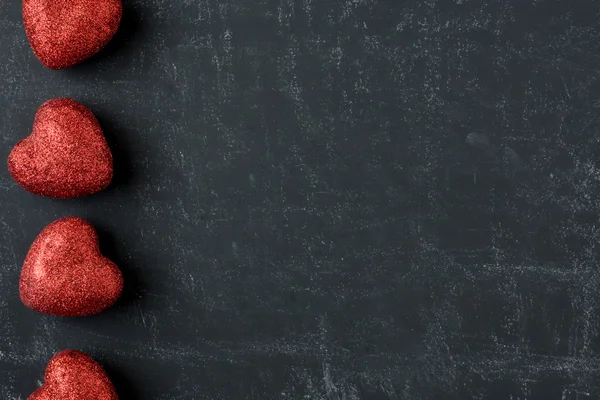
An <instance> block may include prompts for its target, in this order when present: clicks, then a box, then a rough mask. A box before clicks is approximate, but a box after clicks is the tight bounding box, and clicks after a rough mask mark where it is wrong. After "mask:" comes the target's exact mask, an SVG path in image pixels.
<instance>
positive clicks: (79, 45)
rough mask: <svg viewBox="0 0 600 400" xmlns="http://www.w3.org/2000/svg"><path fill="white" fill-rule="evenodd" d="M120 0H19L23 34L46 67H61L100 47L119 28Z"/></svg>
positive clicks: (87, 56) (94, 52)
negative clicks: (20, 0) (21, 11)
mask: <svg viewBox="0 0 600 400" xmlns="http://www.w3.org/2000/svg"><path fill="white" fill-rule="evenodd" d="M122 14H123V4H122V3H121V0H23V22H24V25H25V33H26V34H27V38H28V39H29V43H30V44H31V48H32V49H33V52H34V53H35V55H36V56H37V58H38V59H39V60H40V61H41V62H42V64H44V65H45V66H46V67H48V68H51V69H62V68H67V67H70V66H73V65H75V64H78V63H80V62H82V61H83V60H86V59H88V58H90V57H91V56H93V55H94V54H96V53H97V52H98V51H100V49H102V48H103V47H104V46H105V45H106V44H107V43H108V42H109V41H110V39H111V38H112V37H113V36H114V34H115V33H116V32H117V29H118V28H119V23H120V22H121V16H122Z"/></svg>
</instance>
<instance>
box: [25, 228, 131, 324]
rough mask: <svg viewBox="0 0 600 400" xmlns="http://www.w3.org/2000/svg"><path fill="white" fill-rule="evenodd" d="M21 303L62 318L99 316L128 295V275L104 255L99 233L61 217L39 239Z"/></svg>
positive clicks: (27, 260)
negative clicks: (125, 280) (125, 286)
mask: <svg viewBox="0 0 600 400" xmlns="http://www.w3.org/2000/svg"><path fill="white" fill-rule="evenodd" d="M19 289H20V294H21V300H22V301H23V304H25V305H26V306H27V307H29V308H32V309H34V310H35V311H38V312H41V313H44V314H51V315H57V316H62V317H78V316H84V315H92V314H97V313H99V312H101V311H103V310H105V309H107V308H109V307H111V306H112V305H113V304H114V303H115V302H116V301H117V300H118V299H119V297H120V296H121V293H122V292H123V276H122V275H121V271H120V270H119V268H117V266H116V265H115V264H114V263H113V262H112V261H110V260H109V259H108V258H106V257H104V256H103V255H102V254H101V253H100V248H99V243H98V234H97V233H96V231H95V230H94V227H93V226H92V225H91V224H90V223H89V222H87V221H86V220H84V219H81V218H76V217H67V218H61V219H59V220H56V221H54V222H52V223H51V224H50V225H48V226H47V227H46V228H44V230H43V231H42V232H41V233H40V234H39V235H38V237H37V238H36V239H35V241H34V242H33V244H32V245H31V248H30V249H29V253H27V257H26V258H25V262H24V263H23V270H22V271H21V281H20V284H19Z"/></svg>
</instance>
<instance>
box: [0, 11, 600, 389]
mask: <svg viewBox="0 0 600 400" xmlns="http://www.w3.org/2000/svg"><path fill="white" fill-rule="evenodd" d="M124 4H125V15H124V20H123V24H122V28H121V30H120V31H119V33H118V34H117V37H116V39H115V40H114V41H113V42H112V43H111V44H110V45H109V46H108V48H107V49H105V50H104V51H102V53H101V54H99V55H98V56H97V57H95V58H93V59H92V60H90V61H88V62H86V63H85V64H83V65H80V66H78V67H76V68H73V69H70V70H65V71H60V72H55V71H50V70H46V69H44V68H43V67H42V66H41V65H40V64H39V62H38V61H37V60H36V59H35V57H34V56H33V54H32V52H31V51H30V49H29V46H28V44H27V39H26V37H25V34H24V30H23V25H22V20H21V11H20V4H19V1H17V0H15V1H3V2H1V3H0V50H1V57H0V78H1V84H2V92H1V93H2V95H1V97H0V125H1V132H2V134H1V136H0V137H1V145H2V146H1V148H0V158H1V159H6V156H7V155H8V153H9V151H10V149H11V148H12V146H13V145H14V144H15V143H16V142H17V141H18V140H19V139H20V138H22V137H23V136H25V135H27V134H28V133H29V132H30V128H31V124H32V120H33V116H34V113H35V111H36V109H37V107H38V106H39V105H40V104H41V103H42V102H43V101H45V100H47V99H49V98H52V97H73V98H75V99H77V100H79V101H81V102H83V103H84V104H86V105H88V106H89V107H90V108H91V109H92V110H93V111H94V112H95V113H96V114H97V115H98V118H99V120H100V122H101V123H102V125H103V127H104V129H105V131H106V135H107V138H108V141H109V144H110V146H111V148H112V151H113V153H114V157H115V164H116V177H115V181H114V183H113V184H112V185H111V186H110V187H109V188H108V189H107V190H106V191H104V192H102V193H100V194H98V195H94V196H91V197H89V198H85V199H80V200H74V201H73V200H71V201H56V200H50V199H46V198H39V197H35V196H33V195H30V194H28V193H26V192H25V191H23V190H22V189H21V188H20V187H18V186H17V185H16V184H15V183H14V182H13V181H12V180H11V178H10V176H9V174H8V172H7V170H6V168H2V169H1V170H0V191H1V196H0V263H1V267H2V269H1V271H0V293H1V295H0V305H1V307H0V319H1V323H0V372H1V374H0V397H2V398H4V399H26V398H27V396H28V395H29V394H30V393H31V392H32V391H33V390H35V388H36V387H37V386H38V385H39V384H40V383H41V382H40V381H41V379H42V374H43V370H44V367H45V365H46V363H47V361H48V359H49V358H50V357H51V356H52V355H53V354H54V353H56V352H58V351H60V350H63V349H66V348H77V349H81V350H84V351H87V352H89V353H90V354H92V355H93V356H94V357H95V358H97V359H98V360H99V361H100V362H101V363H102V364H103V365H104V366H105V367H106V369H107V370H108V372H109V374H110V376H111V378H112V379H113V380H114V382H115V385H116V387H117V389H118V391H119V394H120V396H121V397H122V398H123V399H132V400H142V399H143V400H167V399H283V400H292V399H324V400H342V399H344V400H352V399H406V400H417V399H461V400H462V399H495V400H496V399H497V400H501V399H502V400H510V399H512V400H516V399H520V400H534V399H544V400H552V399H556V400H576V399H597V398H598V397H599V396H600V300H599V297H598V296H599V291H600V265H599V262H600V255H599V251H600V248H598V246H597V243H598V239H599V237H600V220H599V217H598V215H599V213H600V117H599V114H600V100H599V95H600V25H599V18H600V14H599V13H600V2H598V1H576V0H571V1H559V0H539V1H532V0H514V1H506V0H502V1H500V0H498V1H493V0H489V1H483V0H454V1H452V0H420V1H417V0H411V1H404V0H386V1H383V0H382V1H375V0H335V1H334V0H245V1H242V0H177V1H172V0H124ZM66 215H78V216H82V217H85V218H88V219H89V220H90V221H91V222H92V223H93V224H94V225H95V226H96V227H97V228H98V230H99V232H100V234H101V240H102V248H103V251H104V252H105V253H106V254H107V255H109V256H110V257H111V258H113V259H114V260H115V261H116V262H117V264H118V265H119V266H120V267H121V268H122V269H123V271H124V274H125V277H126V279H127V290H126V293H125V296H124V298H123V301H122V302H121V303H120V304H119V305H118V306H117V307H115V308H113V309H111V310H110V311H108V312H105V313H103V314H101V315H99V316H96V317H91V318H82V319H59V318H54V317H49V316H43V315H39V314H36V313H34V312H32V311H30V310H28V309H26V308H25V307H24V306H23V305H22V304H21V303H20V301H19V298H18V287H17V283H18V277H19V273H20V267H21V264H22V262H23V259H24V257H25V254H26V252H27V250H28V248H29V245H30V244H31V242H32V241H33V240H34V238H35V237H36V235H37V234H38V233H39V231H40V230H41V229H42V228H43V227H44V226H45V225H46V224H48V223H49V222H51V221H53V220H54V219H56V218H59V217H63V216H66Z"/></svg>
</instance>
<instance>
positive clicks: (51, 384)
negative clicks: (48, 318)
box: [27, 350, 119, 400]
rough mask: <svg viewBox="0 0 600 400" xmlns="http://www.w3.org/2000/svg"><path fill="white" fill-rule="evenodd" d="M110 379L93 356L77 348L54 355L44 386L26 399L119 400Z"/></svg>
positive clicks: (47, 368) (47, 370) (48, 367)
mask: <svg viewBox="0 0 600 400" xmlns="http://www.w3.org/2000/svg"><path fill="white" fill-rule="evenodd" d="M118 399H119V397H118V396H117V392H116V391H115V388H114V386H113V384H112V383H111V381H110V378H109V377H108V375H107V374H106V372H105V371H104V370H103V369H102V367H101V366H100V364H98V363H97V362H96V361H94V359H93V358H92V357H90V356H88V355H87V354H85V353H82V352H80V351H76V350H65V351H61V352H60V353H58V354H57V355H55V356H54V357H53V358H52V360H50V362H49V363H48V366H47V367H46V374H45V376H44V386H42V387H40V388H39V389H38V390H36V391H35V392H33V394H32V395H31V396H29V398H28V399H27V400H118Z"/></svg>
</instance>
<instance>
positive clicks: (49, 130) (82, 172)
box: [8, 99, 113, 198]
mask: <svg viewBox="0 0 600 400" xmlns="http://www.w3.org/2000/svg"><path fill="white" fill-rule="evenodd" d="M8 171H9V172H10V174H11V175H12V177H13V178H14V180H15V181H17V183H18V184H19V185H21V186H22V187H23V188H25V189H26V190H28V191H30V192H31V193H34V194H37V195H40V196H50V197H55V198H73V197H80V196H86V195H90V194H93V193H96V192H99V191H101V190H102V189H104V188H106V186H108V184H109V183H110V181H111V180H112V176H113V163H112V154H111V152H110V149H109V148H108V144H107V143H106V139H105V138H104V134H103V133H102V128H100V124H99V123H98V120H97V119H96V117H94V114H92V112H91V111H90V110H88V109H87V107H85V106H84V105H82V104H79V103H77V102H76V101H74V100H71V99H53V100H50V101H47V102H46V103H44V104H42V106H41V107H40V109H39V110H38V112H37V114H36V116H35V121H34V123H33V131H32V133H31V135H29V136H27V137H26V138H25V139H23V140H21V141H20V142H19V143H17V145H16V146H15V147H14V148H13V150H12V151H11V153H10V155H9V157H8Z"/></svg>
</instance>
